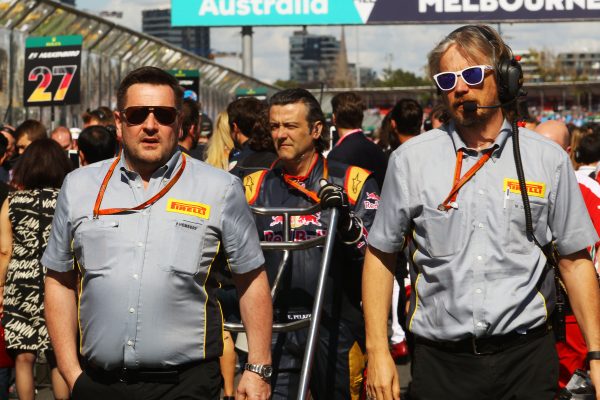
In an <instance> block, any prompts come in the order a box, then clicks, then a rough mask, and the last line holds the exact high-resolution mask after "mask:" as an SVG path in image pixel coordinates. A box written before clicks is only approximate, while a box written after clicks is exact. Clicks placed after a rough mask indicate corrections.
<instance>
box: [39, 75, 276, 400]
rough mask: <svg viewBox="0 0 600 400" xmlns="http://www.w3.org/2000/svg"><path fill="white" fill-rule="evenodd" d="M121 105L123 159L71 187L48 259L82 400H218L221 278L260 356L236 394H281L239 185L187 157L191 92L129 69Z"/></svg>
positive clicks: (61, 351)
mask: <svg viewBox="0 0 600 400" xmlns="http://www.w3.org/2000/svg"><path fill="white" fill-rule="evenodd" d="M117 102H118V108H119V111H117V112H115V119H116V122H117V124H116V125H117V132H118V136H119V137H120V138H121V141H122V143H123V151H122V153H121V154H120V155H119V157H117V158H114V159H110V160H106V161H102V162H99V163H96V164H92V165H90V166H88V167H85V168H81V169H79V170H76V171H74V172H73V173H71V174H70V175H69V176H68V177H67V178H66V179H65V182H64V185H63V187H62V190H61V193H60V196H59V199H58V204H57V208H56V213H55V216H54V221H53V225H52V233H51V237H50V241H49V245H48V248H47V250H46V252H45V254H44V256H43V258H42V263H43V265H44V266H45V267H47V268H48V275H47V278H46V293H45V296H46V298H45V306H46V321H47V324H48V330H49V333H50V337H51V340H52V345H53V347H54V350H55V352H56V356H57V361H58V368H59V370H60V372H61V374H62V375H63V376H64V377H65V379H66V381H67V383H68V384H69V387H70V388H71V390H72V398H73V399H86V400H94V399H134V398H140V399H161V400H166V399H179V398H194V399H211V400H213V399H218V398H219V394H220V383H221V376H220V371H219V364H218V357H219V356H220V355H221V351H222V345H223V344H222V328H223V321H222V316H221V310H220V305H219V303H218V301H217V300H216V297H215V290H216V289H217V288H218V286H219V282H218V281H217V279H216V278H215V276H216V273H217V272H218V271H219V269H222V268H229V269H230V270H231V272H232V275H233V277H234V281H235V283H236V286H237V288H238V290H239V292H240V308H241V313H242V318H243V321H244V323H245V326H246V329H247V334H248V342H249V349H250V351H249V355H248V362H249V363H250V364H247V365H246V367H247V369H249V370H250V371H248V372H245V373H244V375H243V376H242V379H241V381H240V383H239V386H238V397H239V398H242V399H246V398H247V399H267V398H269V395H270V386H269V383H268V378H269V374H270V363H271V353H270V343H271V323H272V307H271V297H270V294H269V287H268V281H267V279H266V274H265V272H264V269H263V266H262V265H263V263H264V258H263V255H262V252H261V249H260V246H259V242H258V236H257V234H256V228H255V226H254V223H253V219H252V216H251V213H250V210H249V208H248V206H247V204H246V202H245V198H244V194H243V192H242V187H241V184H240V182H239V180H237V178H234V177H232V176H231V175H230V174H227V173H226V172H222V171H219V170H216V169H214V168H212V167H210V166H208V165H206V164H205V163H202V162H199V161H196V160H194V159H192V158H190V157H187V156H185V155H183V154H182V153H181V152H180V151H178V150H177V138H178V135H180V134H181V104H182V93H181V88H180V87H179V86H178V83H177V81H176V80H175V79H174V78H173V77H171V76H170V75H169V74H167V73H166V72H164V71H162V70H160V69H158V68H154V67H143V68H140V69H137V70H135V71H133V72H131V73H130V74H129V75H128V76H127V77H125V79H124V80H123V81H122V82H121V85H120V87H119V91H118V96H117ZM74 260H75V265H76V266H78V269H79V272H80V273H81V282H80V283H79V285H78V282H77V272H78V271H77V270H76V269H77V268H74ZM78 286H79V288H80V293H79V304H77V302H76V298H77V295H76V289H77V288H78ZM250 308H252V311H251V312H252V318H249V314H250ZM78 325H79V329H80V334H81V349H80V350H81V356H82V358H83V363H82V365H81V366H80V363H79V360H78V352H77V347H76V346H77V327H78ZM82 369H83V372H82ZM252 371H254V372H252Z"/></svg>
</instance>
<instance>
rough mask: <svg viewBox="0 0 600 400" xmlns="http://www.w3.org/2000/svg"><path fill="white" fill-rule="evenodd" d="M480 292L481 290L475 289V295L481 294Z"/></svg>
mask: <svg viewBox="0 0 600 400" xmlns="http://www.w3.org/2000/svg"><path fill="white" fill-rule="evenodd" d="M482 291H483V290H481V289H479V288H477V289H475V293H477V294H481V292H482Z"/></svg>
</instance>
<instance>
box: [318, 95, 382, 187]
mask: <svg viewBox="0 0 600 400" xmlns="http://www.w3.org/2000/svg"><path fill="white" fill-rule="evenodd" d="M331 106H332V107H333V124H334V125H335V128H336V129H337V131H338V133H339V135H340V139H339V140H338V141H337V143H336V144H335V146H334V148H333V150H331V152H329V155H328V156H327V158H328V159H330V160H337V161H340V162H342V163H345V164H348V165H356V166H357V167H361V168H364V169H368V170H369V171H372V172H373V177H374V178H375V181H376V182H377V185H378V186H379V188H381V187H382V186H383V178H385V170H386V168H387V159H386V156H385V154H384V153H383V150H381V148H380V147H379V146H377V145H376V144H375V143H373V142H372V141H370V140H369V139H367V138H366V137H365V134H364V133H363V131H362V129H361V126H362V121H363V112H364V110H365V105H364V102H363V100H362V99H361V98H360V97H359V96H358V95H357V94H356V93H354V92H344V93H339V94H337V95H335V96H334V97H333V99H331Z"/></svg>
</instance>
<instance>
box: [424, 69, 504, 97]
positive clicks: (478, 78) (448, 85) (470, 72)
mask: <svg viewBox="0 0 600 400" xmlns="http://www.w3.org/2000/svg"><path fill="white" fill-rule="evenodd" d="M493 69H494V68H493V67H490V66H489V65H475V66H473V67H468V68H465V69H463V70H462V71H458V72H440V73H439V74H435V75H434V76H433V80H434V81H435V83H436V84H437V85H438V87H439V88H440V89H441V90H444V91H448V90H452V89H454V88H455V87H456V82H457V81H458V79H457V77H458V76H460V77H461V78H462V80H463V81H465V83H466V84H467V85H469V86H476V85H479V84H480V83H481V82H483V78H484V77H485V71H490V70H493Z"/></svg>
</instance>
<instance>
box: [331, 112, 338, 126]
mask: <svg viewBox="0 0 600 400" xmlns="http://www.w3.org/2000/svg"><path fill="white" fill-rule="evenodd" d="M331 123H332V124H333V125H337V122H336V118H335V114H331Z"/></svg>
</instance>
